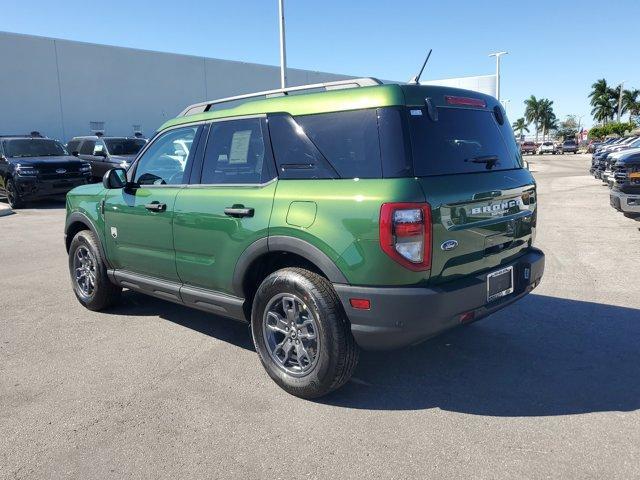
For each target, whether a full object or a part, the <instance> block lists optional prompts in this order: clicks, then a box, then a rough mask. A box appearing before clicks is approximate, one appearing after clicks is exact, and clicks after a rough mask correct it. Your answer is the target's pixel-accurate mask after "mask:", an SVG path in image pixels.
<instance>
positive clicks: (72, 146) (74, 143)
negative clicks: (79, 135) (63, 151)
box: [67, 140, 80, 153]
mask: <svg viewBox="0 0 640 480" xmlns="http://www.w3.org/2000/svg"><path fill="white" fill-rule="evenodd" d="M79 146H80V140H71V141H70V142H69V143H67V151H68V152H69V153H73V152H76V153H77V152H78V147H79Z"/></svg>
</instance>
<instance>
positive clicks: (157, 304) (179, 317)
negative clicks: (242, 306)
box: [105, 290, 255, 351]
mask: <svg viewBox="0 0 640 480" xmlns="http://www.w3.org/2000/svg"><path fill="white" fill-rule="evenodd" d="M105 313H108V314H112V315H125V316H158V317H160V318H161V319H163V320H167V321H169V322H172V323H175V324H177V325H181V326H183V327H185V328H189V329H191V330H195V331H197V332H200V333H202V334H204V335H208V336H209V337H212V338H217V339H218V340H222V341H224V342H228V343H231V344H232V345H235V346H237V347H240V348H244V349H246V350H252V351H254V350H255V349H254V348H253V341H252V340H251V334H250V332H249V325H248V324H246V323H242V322H239V321H237V320H232V319H229V318H223V317H219V316H217V315H213V314H209V313H206V312H201V311H199V310H195V309H193V308H189V307H185V306H183V305H178V304H176V303H172V302H168V301H165V300H161V299H159V298H155V297H150V296H148V295H144V294H142V293H137V292H133V291H131V290H126V291H124V292H123V293H122V299H121V301H120V302H119V303H118V304H117V305H115V306H113V307H111V308H110V309H109V310H107V311H105Z"/></svg>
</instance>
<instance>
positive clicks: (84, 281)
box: [69, 230, 122, 311]
mask: <svg viewBox="0 0 640 480" xmlns="http://www.w3.org/2000/svg"><path fill="white" fill-rule="evenodd" d="M69 273H70V274H71V284H72V286H73V293H75V295H76V298H77V299H78V301H79V302H80V303H81V304H82V305H83V306H84V307H86V308H88V309H89V310H94V311H100V310H103V309H105V308H107V307H110V306H111V305H113V304H114V303H115V302H116V301H117V300H118V298H120V293H121V292H122V289H121V288H120V287H118V286H116V285H114V284H113V283H111V281H110V280H109V277H108V275H107V267H106V265H105V264H104V261H103V260H102V256H101V255H100V249H99V248H98V239H97V238H96V236H95V235H94V234H93V232H91V231H90V230H82V231H80V232H78V233H77V234H76V236H75V237H73V240H72V241H71V246H70V247H69Z"/></svg>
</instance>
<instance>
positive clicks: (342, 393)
mask: <svg viewBox="0 0 640 480" xmlns="http://www.w3.org/2000/svg"><path fill="white" fill-rule="evenodd" d="M108 313H111V314H117V315H132V316H146V315H153V316H156V315H157V316H159V317H160V318H162V319H164V320H168V321H170V322H173V323H175V324H178V325H181V326H183V327H186V328H190V329H192V330H195V331H198V332H200V333H202V334H204V335H208V336H210V337H213V338H217V339H219V340H222V341H225V342H229V343H231V344H233V345H236V346H238V347H240V348H244V349H247V350H254V348H253V344H252V341H251V336H250V333H249V329H248V326H247V325H246V324H243V323H240V322H237V321H234V320H229V319H225V318H221V317H217V316H215V315H211V314H207V313H204V312H200V311H197V310H193V309H191V308H188V307H184V306H181V305H177V304H173V303H170V302H167V301H164V300H160V299H156V298H153V297H148V296H146V295H143V294H139V293H135V292H131V291H125V292H124V294H123V300H122V302H120V304H119V305H118V306H116V307H114V308H111V309H110V310H109V312H108ZM639 345H640V310H638V309H633V308H625V307H617V306H613V305H606V304H600V303H592V302H582V301H577V300H568V299H564V298H555V297H548V296H544V295H536V294H531V295H529V296H527V297H525V298H524V299H522V300H521V301H519V302H517V303H515V304H514V305H512V306H510V307H508V308H506V309H505V310H502V311H500V312H498V313H496V314H494V315H493V316H491V317H489V318H487V319H484V320H481V321H479V322H477V323H474V324H471V325H468V326H466V327H463V328H457V329H454V330H451V331H450V332H448V333H445V334H444V335H441V336H439V337H436V338H434V339H431V340H428V341H427V342H424V343H422V344H420V345H418V346H415V347H411V348H406V349H402V350H397V351H391V352H362V353H361V356H360V363H359V365H358V367H357V368H356V371H355V373H354V375H353V378H352V380H351V381H350V382H349V383H347V384H346V385H345V386H344V387H342V388H341V389H339V390H338V391H336V392H333V393H332V394H330V395H328V396H326V397H323V398H321V399H318V400H316V402H318V403H323V404H328V405H333V406H337V407H343V408H352V409H369V410H419V409H427V408H440V409H443V410H449V411H455V412H461V413H468V414H474V415H487V416H513V417H520V416H543V415H544V416H549V415H569V414H580V413H590V412H604V411H633V410H637V409H639V408H640V381H639V379H640V347H639Z"/></svg>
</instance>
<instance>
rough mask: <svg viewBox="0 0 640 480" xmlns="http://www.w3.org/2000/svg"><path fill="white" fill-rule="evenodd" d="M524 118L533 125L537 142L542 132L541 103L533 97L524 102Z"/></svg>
mask: <svg viewBox="0 0 640 480" xmlns="http://www.w3.org/2000/svg"><path fill="white" fill-rule="evenodd" d="M524 105H525V110H524V118H525V120H526V121H527V122H528V123H533V127H534V128H535V129H536V142H537V141H538V131H539V130H540V101H539V100H538V99H537V98H536V97H535V96H534V95H531V96H530V97H529V98H527V99H526V100H525V101H524Z"/></svg>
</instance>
